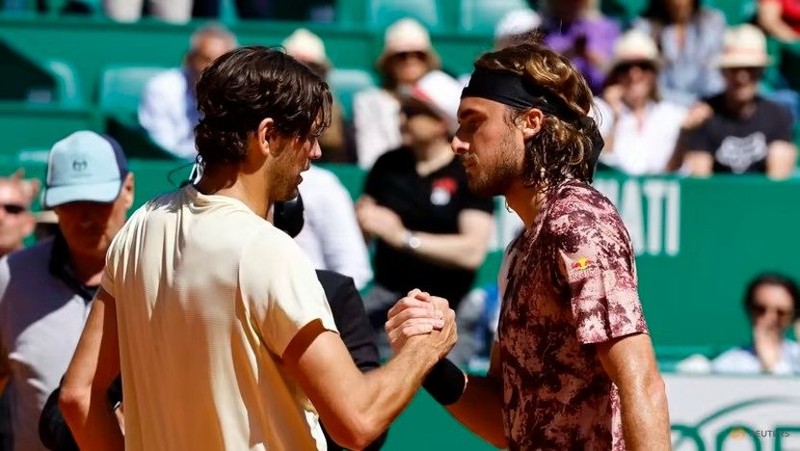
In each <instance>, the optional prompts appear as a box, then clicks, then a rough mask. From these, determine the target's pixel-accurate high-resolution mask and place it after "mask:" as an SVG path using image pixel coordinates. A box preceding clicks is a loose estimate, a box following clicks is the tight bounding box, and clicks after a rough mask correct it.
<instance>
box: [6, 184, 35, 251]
mask: <svg viewBox="0 0 800 451" xmlns="http://www.w3.org/2000/svg"><path fill="white" fill-rule="evenodd" d="M34 225H35V221H34V218H33V215H32V214H31V212H30V198H29V197H28V196H27V195H26V194H25V191H24V189H23V187H22V183H21V182H20V181H17V180H10V179H0V256H3V255H6V254H8V253H10V252H12V251H15V250H17V249H21V248H22V244H23V240H24V239H25V237H27V236H28V235H30V234H31V233H32V232H33V227H34Z"/></svg>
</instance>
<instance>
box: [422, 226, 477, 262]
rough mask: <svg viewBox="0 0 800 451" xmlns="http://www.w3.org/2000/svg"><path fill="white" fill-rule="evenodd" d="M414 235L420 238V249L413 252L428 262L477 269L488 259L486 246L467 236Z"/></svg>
mask: <svg viewBox="0 0 800 451" xmlns="http://www.w3.org/2000/svg"><path fill="white" fill-rule="evenodd" d="M414 234H415V235H416V236H417V238H419V247H418V248H417V249H415V250H413V252H414V253H415V254H417V255H419V256H420V257H422V258H424V259H426V260H431V261H434V262H437V263H441V264H445V265H452V266H457V267H459V268H465V269H476V268H478V267H479V266H480V265H481V263H483V259H484V257H486V245H485V244H484V243H478V242H476V240H474V239H472V238H471V237H469V236H466V235H460V234H447V235H440V234H433V233H424V232H414Z"/></svg>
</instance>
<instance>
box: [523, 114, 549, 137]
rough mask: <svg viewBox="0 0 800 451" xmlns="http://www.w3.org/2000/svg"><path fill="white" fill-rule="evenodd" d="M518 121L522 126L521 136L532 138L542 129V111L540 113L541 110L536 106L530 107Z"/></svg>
mask: <svg viewBox="0 0 800 451" xmlns="http://www.w3.org/2000/svg"><path fill="white" fill-rule="evenodd" d="M520 122H521V123H520V126H521V127H522V138H523V139H529V138H532V137H533V136H534V135H535V134H537V133H539V131H540V130H541V129H542V123H543V122H544V113H542V110H540V109H538V108H531V109H529V110H528V111H526V112H525V113H524V114H523V115H522V117H521V118H520Z"/></svg>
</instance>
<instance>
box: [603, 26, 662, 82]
mask: <svg viewBox="0 0 800 451" xmlns="http://www.w3.org/2000/svg"><path fill="white" fill-rule="evenodd" d="M658 60H659V55H658V47H657V46H656V43H655V41H653V38H651V37H650V36H649V35H648V34H646V33H643V32H641V31H638V30H631V31H629V32H627V33H625V34H624V35H623V36H622V37H621V38H620V39H619V41H617V44H616V45H615V46H614V57H613V60H612V63H611V71H612V72H613V71H614V69H616V68H617V67H618V66H619V65H621V64H625V63H628V62H632V61H647V62H650V63H652V64H653V66H654V67H657V66H658Z"/></svg>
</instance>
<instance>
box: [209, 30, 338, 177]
mask: <svg viewBox="0 0 800 451" xmlns="http://www.w3.org/2000/svg"><path fill="white" fill-rule="evenodd" d="M331 103H332V97H331V92H330V89H329V88H328V85H327V84H326V83H325V82H324V81H323V80H321V79H320V78H319V77H318V76H317V75H315V74H314V73H313V72H312V71H311V70H309V68H308V67H306V66H305V65H304V64H302V63H300V62H298V61H297V60H295V59H294V58H292V57H291V56H289V55H287V54H286V53H284V52H283V51H282V50H280V49H277V48H267V47H261V46H251V47H241V48H238V49H236V50H233V51H231V52H228V53H226V54H225V55H223V56H221V57H219V58H218V59H217V60H215V61H214V63H213V64H212V65H211V66H209V67H208V68H207V69H206V70H204V71H203V74H202V75H201V77H200V81H199V82H198V83H197V107H198V110H199V111H200V118H201V119H200V121H199V123H198V124H197V126H196V127H195V136H196V138H195V143H196V145H197V152H198V154H199V161H201V162H202V163H203V164H205V165H214V164H219V163H237V162H240V161H242V160H243V159H244V158H245V155H246V154H247V137H248V135H249V134H250V133H253V132H255V131H256V129H257V128H258V124H259V123H261V121H262V120H264V118H268V117H269V118H272V119H273V120H274V121H275V128H276V130H277V131H278V133H280V134H282V135H283V136H286V137H291V138H299V139H312V138H314V137H317V136H319V135H320V134H321V133H322V131H324V130H325V128H327V127H328V125H329V124H330V116H331V113H330V110H331Z"/></svg>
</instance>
